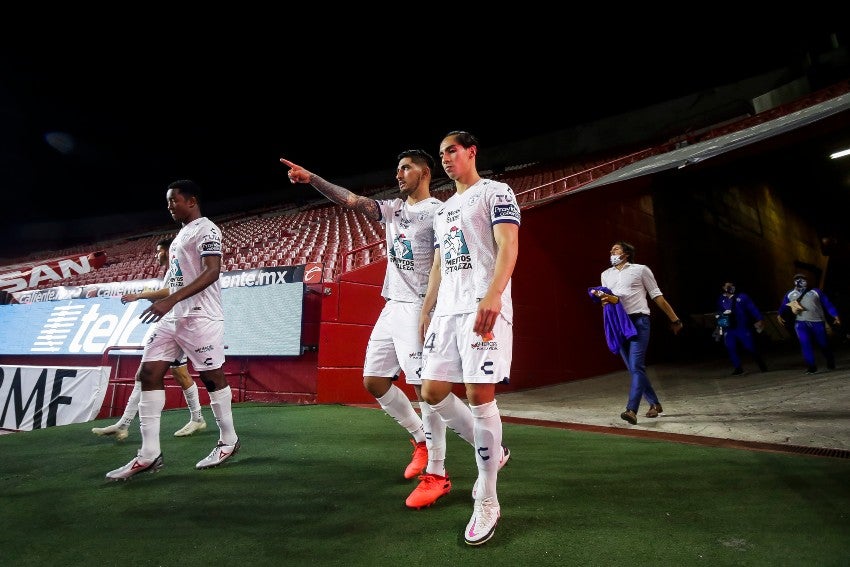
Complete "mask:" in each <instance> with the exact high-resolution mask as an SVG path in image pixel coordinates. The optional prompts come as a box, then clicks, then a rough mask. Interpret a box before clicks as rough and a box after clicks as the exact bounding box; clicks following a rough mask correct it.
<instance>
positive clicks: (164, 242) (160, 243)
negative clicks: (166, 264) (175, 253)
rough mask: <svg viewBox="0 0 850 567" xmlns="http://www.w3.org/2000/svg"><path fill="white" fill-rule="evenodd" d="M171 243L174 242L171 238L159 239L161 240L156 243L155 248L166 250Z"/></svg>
mask: <svg viewBox="0 0 850 567" xmlns="http://www.w3.org/2000/svg"><path fill="white" fill-rule="evenodd" d="M172 242H174V239H173V238H171V237H168V238H161V239H159V241H158V242H157V243H156V245H157V246H159V247H161V248H165V249H166V250H167V249H168V248H169V247H170V246H171V243H172Z"/></svg>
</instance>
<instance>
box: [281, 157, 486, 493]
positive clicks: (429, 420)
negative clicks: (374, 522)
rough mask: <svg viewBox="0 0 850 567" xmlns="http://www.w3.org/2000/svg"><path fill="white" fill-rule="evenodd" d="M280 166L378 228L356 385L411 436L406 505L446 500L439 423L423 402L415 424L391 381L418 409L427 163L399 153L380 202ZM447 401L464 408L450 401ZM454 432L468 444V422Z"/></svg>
mask: <svg viewBox="0 0 850 567" xmlns="http://www.w3.org/2000/svg"><path fill="white" fill-rule="evenodd" d="M280 161H281V163H283V164H285V165H287V166H289V168H290V170H289V173H288V175H289V179H290V181H291V182H292V183H310V184H311V185H312V186H313V187H314V188H315V189H316V190H317V191H319V192H320V193H321V194H322V195H324V196H325V197H327V198H328V199H330V200H331V201H333V202H334V203H336V204H338V205H340V206H342V207H346V208H349V209H353V210H356V211H359V212H361V213H362V214H363V215H365V216H366V217H368V218H370V219H373V220H377V221H379V222H381V223H382V224H383V225H384V230H385V233H386V243H387V269H386V272H385V274H384V283H383V287H382V289H381V295H382V296H383V297H384V299H386V305H384V307H383V309H382V310H381V314H380V315H379V316H378V320H377V321H376V323H375V326H374V328H373V329H372V333H371V335H370V337H369V343H368V345H367V346H366V360H365V363H364V365H363V385H364V387H365V388H366V390H367V391H369V393H370V394H372V395H373V396H375V399H376V400H377V401H378V403H379V404H380V405H381V408H383V410H384V411H385V412H386V413H387V414H388V415H390V416H391V417H392V418H394V419H395V420H396V421H397V422H398V423H399V424H400V425H401V426H402V427H404V428H405V429H407V431H408V432H409V433H410V435H411V436H412V437H413V439H412V440H411V442H412V443H413V446H414V451H413V457H412V459H411V461H410V464H408V465H407V468H406V469H405V471H404V477H405V478H408V479H410V478H414V477H417V476H418V478H419V481H420V482H419V484H418V485H417V486H416V488H415V489H414V490H413V492H411V493H410V495H409V496H408V497H407V500H406V501H405V504H406V505H407V506H408V507H410V508H416V509H419V508H423V507H427V506H430V505H431V504H433V503H434V502H436V501H437V499H439V498H440V497H441V496H444V495H446V494H448V493H449V491H451V486H452V485H451V481H450V480H449V477H448V474H447V473H446V468H445V458H446V457H445V455H446V424H445V423H444V422H443V421H442V420H441V419H440V417H439V416H438V415H436V414H434V413H433V412H432V411H431V410H430V408H429V407H428V405H427V404H425V403H420V405H419V407H420V410H421V412H422V417H421V418H420V416H419V415H418V414H417V413H416V411H415V410H414V409H413V406H412V405H411V403H410V400H408V399H407V396H406V395H405V394H404V392H403V391H402V390H401V388H399V387H398V386H395V385H394V384H393V381H395V380H396V379H398V373H399V370H403V371H404V377H405V380H406V381H407V383H408V384H411V385H412V386H413V389H414V391H415V392H416V396H417V398H418V399H419V400H420V402H421V400H422V398H421V396H420V389H421V384H422V379H421V378H420V375H419V374H420V366H421V360H422V335H423V333H424V330H425V326H426V325H427V321H428V320H429V319H430V313H423V312H422V302H423V298H424V296H425V291H426V289H427V287H428V274H429V272H430V270H431V265H432V263H433V258H434V212H435V211H436V210H437V207H439V206H440V205H442V204H443V203H442V201H440V200H439V199H436V198H434V197H432V196H431V175H432V172H433V170H434V167H435V164H434V158H432V157H431V156H430V155H429V154H428V153H427V152H425V151H423V150H406V151H403V152H401V153H400V154H399V156H398V166H397V168H396V181H397V182H398V188H399V196H398V197H396V198H394V199H386V200H380V199H378V200H376V199H372V198H369V197H364V196H361V195H357V194H355V193H352V192H351V191H349V190H348V189H346V188H344V187H340V186H339V185H334V184H333V183H329V182H328V181H326V180H325V179H323V178H321V177H319V176H318V175H316V174H315V173H311V172H310V171H307V170H306V169H304V168H303V167H301V166H299V165H296V164H295V163H293V162H291V161H289V160H286V159H283V158H281V160H280ZM432 306H433V305H432ZM423 318H424V321H425V322H426V323H424V324H423V323H422V320H423ZM451 397H452V398H454V400H456V401H457V403H459V404H461V405H463V404H462V402H461V401H460V400H459V399H458V398H457V397H456V396H454V394H452V395H451ZM458 427H459V430H458V431H457V432H458V434H459V435H460V436H461V437H462V438H464V439H466V440H467V442H469V443H472V419H471V416H470V419H469V420H468V423H465V424H460V425H459V426H458ZM420 473H422V474H420Z"/></svg>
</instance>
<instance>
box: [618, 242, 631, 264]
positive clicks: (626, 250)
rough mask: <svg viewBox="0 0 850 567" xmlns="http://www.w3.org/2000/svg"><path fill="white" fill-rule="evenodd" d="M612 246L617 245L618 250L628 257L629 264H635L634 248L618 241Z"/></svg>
mask: <svg viewBox="0 0 850 567" xmlns="http://www.w3.org/2000/svg"><path fill="white" fill-rule="evenodd" d="M614 244H619V245H620V248H622V249H623V254H625V255H626V256H628V258H629V262H631V263H632V264H634V263H635V247H634V246H633V245H631V244H629V243H628V242H626V241H625V240H618V241H617V242H615V243H614Z"/></svg>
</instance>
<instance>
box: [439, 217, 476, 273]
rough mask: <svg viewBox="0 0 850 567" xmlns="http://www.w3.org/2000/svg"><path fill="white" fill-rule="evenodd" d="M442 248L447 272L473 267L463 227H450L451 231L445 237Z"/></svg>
mask: <svg viewBox="0 0 850 567" xmlns="http://www.w3.org/2000/svg"><path fill="white" fill-rule="evenodd" d="M442 249H443V257H444V258H445V262H443V264H444V266H445V272H446V273H449V272H456V271H458V270H469V269H472V262H470V257H469V246H468V245H467V244H466V239H465V238H464V237H463V231H462V230H461V229H459V228H458V227H456V226H453V227H452V228H451V229H449V233H448V234H447V235H446V236H445V237H444V238H443V245H442Z"/></svg>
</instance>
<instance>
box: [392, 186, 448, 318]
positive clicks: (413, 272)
mask: <svg viewBox="0 0 850 567" xmlns="http://www.w3.org/2000/svg"><path fill="white" fill-rule="evenodd" d="M375 202H376V203H377V204H378V210H379V211H380V213H381V218H380V219H378V220H379V221H380V222H381V223H382V224H383V225H384V232H385V233H386V238H387V271H386V273H385V274H384V287H383V289H382V290H381V295H382V296H384V297H385V298H386V299H388V300H389V299H392V300H395V301H406V302H417V303H421V302H422V298H423V297H424V296H425V292H426V291H427V289H428V276H429V274H430V272H431V264H432V263H433V262H434V213H435V212H436V210H437V208H438V207H439V206H440V205H442V204H443V202H442V201H440V200H439V199H437V198H435V197H429V198H427V199H423V200H422V201H419V202H418V203H416V204H414V205H408V204H407V201H406V200H402V199H392V200H382V201H378V200H376V201H375Z"/></svg>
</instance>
